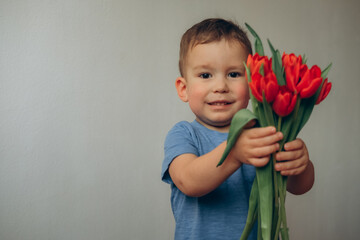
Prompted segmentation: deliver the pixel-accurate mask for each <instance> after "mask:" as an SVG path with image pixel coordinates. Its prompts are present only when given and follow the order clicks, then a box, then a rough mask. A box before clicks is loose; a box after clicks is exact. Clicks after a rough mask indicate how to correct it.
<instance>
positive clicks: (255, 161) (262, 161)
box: [248, 156, 270, 167]
mask: <svg viewBox="0 0 360 240" xmlns="http://www.w3.org/2000/svg"><path fill="white" fill-rule="evenodd" d="M269 160H270V157H269V156H267V157H261V158H250V159H249V160H248V164H250V165H253V166H254V167H263V166H265V165H266V164H267V163H268V162H269Z"/></svg>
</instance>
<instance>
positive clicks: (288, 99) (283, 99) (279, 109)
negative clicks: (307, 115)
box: [272, 86, 297, 117]
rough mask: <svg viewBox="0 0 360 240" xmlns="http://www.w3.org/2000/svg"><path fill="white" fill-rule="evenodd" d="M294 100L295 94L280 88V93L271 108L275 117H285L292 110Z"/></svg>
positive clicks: (294, 103) (285, 88) (283, 87)
mask: <svg viewBox="0 0 360 240" xmlns="http://www.w3.org/2000/svg"><path fill="white" fill-rule="evenodd" d="M296 99H297V95H296V94H294V93H293V92H292V91H290V90H289V89H288V88H287V87H285V86H282V87H280V91H279V93H278V94H277V96H276V98H275V101H274V103H273V105H272V108H273V110H274V112H275V113H276V114H277V115H279V116H281V117H285V116H287V115H289V114H290V113H291V112H292V111H293V110H294V108H295V105H296Z"/></svg>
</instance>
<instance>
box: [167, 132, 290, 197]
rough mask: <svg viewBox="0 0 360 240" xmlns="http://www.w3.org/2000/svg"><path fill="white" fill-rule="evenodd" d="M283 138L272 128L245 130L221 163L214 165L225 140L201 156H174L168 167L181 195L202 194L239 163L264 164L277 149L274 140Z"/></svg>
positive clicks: (225, 177)
mask: <svg viewBox="0 0 360 240" xmlns="http://www.w3.org/2000/svg"><path fill="white" fill-rule="evenodd" d="M282 137H283V136H282V134H281V133H280V132H276V129H275V128H274V127H267V128H252V129H246V130H244V131H243V132H242V133H241V134H240V136H239V138H238V140H237V142H236V145H235V146H234V148H233V149H232V150H231V152H230V153H229V155H228V157H227V159H226V160H225V161H224V163H223V164H222V165H221V166H219V167H216V165H217V164H218V162H219V160H220V158H221V156H222V154H223V153H224V150H225V147H226V141H225V142H223V143H222V144H220V145H219V146H218V147H216V148H215V149H214V150H212V151H211V152H209V153H207V154H205V155H202V156H200V157H198V156H196V155H194V154H182V155H180V156H178V157H176V158H175V159H174V160H173V161H172V163H171V164H170V166H169V174H170V176H171V179H172V180H173V182H174V184H175V185H176V186H177V188H179V189H180V190H181V191H182V192H183V193H184V194H186V195H188V196H192V197H199V196H203V195H205V194H207V193H209V192H211V191H213V190H214V189H216V188H217V187H218V186H219V185H220V184H222V183H223V182H224V181H225V180H226V179H227V178H228V177H229V176H230V175H232V174H233V173H234V172H235V171H236V170H237V169H238V168H239V167H240V166H241V164H242V163H247V164H251V165H254V166H256V167H260V166H264V165H265V164H266V163H267V162H268V161H269V157H268V156H269V155H270V154H271V153H273V152H275V151H276V150H278V148H279V144H278V143H277V142H278V141H280V140H281V139H282Z"/></svg>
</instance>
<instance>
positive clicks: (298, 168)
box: [275, 138, 310, 176]
mask: <svg viewBox="0 0 360 240" xmlns="http://www.w3.org/2000/svg"><path fill="white" fill-rule="evenodd" d="M284 149H285V151H284V152H278V153H277V154H276V157H275V158H276V160H277V161H279V162H278V163H276V165H275V170H277V171H280V172H281V175H284V176H292V175H299V174H301V173H303V172H304V171H305V169H306V167H307V166H308V164H309V162H310V160H309V153H308V150H307V148H306V145H305V143H304V142H303V141H302V140H301V139H300V138H298V139H295V140H294V141H291V142H288V143H286V144H285V146H284Z"/></svg>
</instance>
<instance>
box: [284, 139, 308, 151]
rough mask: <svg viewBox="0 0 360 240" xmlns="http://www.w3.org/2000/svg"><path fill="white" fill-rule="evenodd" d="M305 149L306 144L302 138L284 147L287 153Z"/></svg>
mask: <svg viewBox="0 0 360 240" xmlns="http://www.w3.org/2000/svg"><path fill="white" fill-rule="evenodd" d="M304 147H305V143H304V142H303V140H301V139H300V138H297V139H295V140H294V141H291V142H288V143H286V144H285V145H284V149H285V150H286V151H294V150H297V149H302V148H304Z"/></svg>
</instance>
